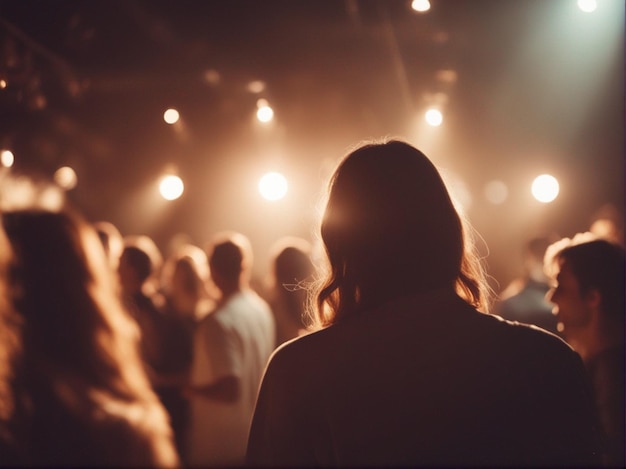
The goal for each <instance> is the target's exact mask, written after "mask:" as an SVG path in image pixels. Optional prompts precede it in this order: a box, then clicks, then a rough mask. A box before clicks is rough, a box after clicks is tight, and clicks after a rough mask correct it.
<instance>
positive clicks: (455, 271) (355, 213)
mask: <svg viewBox="0 0 626 469" xmlns="http://www.w3.org/2000/svg"><path fill="white" fill-rule="evenodd" d="M321 237H322V240H323V242H324V245H325V249H326V253H327V256H328V260H329V263H330V269H331V273H330V275H329V277H328V279H327V281H326V283H325V285H324V286H323V288H322V289H321V290H320V293H319V295H318V315H321V316H324V317H325V319H323V320H322V323H326V324H328V323H331V322H333V318H334V317H335V316H337V317H341V316H342V315H344V314H349V313H351V312H353V311H354V310H356V309H361V308H363V307H371V306H374V305H376V304H379V303H381V302H383V301H386V300H389V299H390V298H393V297H395V296H401V295H406V294H411V293H415V292H424V291H429V290H436V289H440V288H445V287H449V288H453V287H454V286H455V285H456V287H457V290H459V292H460V293H462V294H463V295H464V296H465V297H466V299H468V300H469V301H470V302H471V303H473V304H475V305H477V306H483V307H485V305H484V304H482V300H483V299H482V298H481V287H482V285H481V283H480V281H481V279H480V278H478V277H480V272H481V270H480V268H479V266H478V265H477V263H475V262H474V260H475V259H472V258H471V253H470V251H468V250H467V249H466V239H465V236H464V230H463V225H462V221H461V219H460V217H459V215H458V213H457V211H456V209H455V207H454V205H453V202H452V200H451V198H450V196H449V194H448V191H447V189H446V186H445V184H444V182H443V180H442V178H441V176H440V174H439V172H438V171H437V169H436V168H435V166H434V165H433V164H432V163H431V161H430V160H429V159H428V158H427V157H426V156H425V155H424V154H423V153H422V152H420V151H419V150H417V149H416V148H414V147H412V146H411V145H409V144H408V143H405V142H402V141H398V140H391V141H386V142H383V143H368V144H365V145H363V146H361V147H359V148H357V149H356V150H354V151H353V152H351V153H350V154H349V155H348V156H347V157H346V158H345V159H344V160H343V161H342V162H341V163H340V164H339V166H338V168H337V169H336V171H335V173H334V175H333V177H332V179H331V183H330V188H329V198H328V203H327V206H326V211H325V213H324V218H323V221H322V225H321ZM325 305H326V306H329V307H330V310H331V311H330V314H329V316H326V314H327V313H326V312H325V311H324V306H325Z"/></svg>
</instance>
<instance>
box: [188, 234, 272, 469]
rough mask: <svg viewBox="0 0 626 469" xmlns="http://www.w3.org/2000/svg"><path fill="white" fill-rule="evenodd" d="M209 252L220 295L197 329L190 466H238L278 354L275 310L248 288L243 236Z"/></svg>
mask: <svg viewBox="0 0 626 469" xmlns="http://www.w3.org/2000/svg"><path fill="white" fill-rule="evenodd" d="M208 251H209V266H210V268H211V277H212V279H213V282H214V283H215V285H216V287H217V288H218V290H219V291H220V293H221V298H220V299H219V301H218V303H217V305H216V308H215V310H214V311H213V312H212V313H210V314H208V315H207V316H206V317H205V318H204V319H203V320H202V321H201V322H200V324H199V325H198V328H197V330H196V333H195V336H194V359H193V365H192V371H191V383H190V386H189V392H188V394H189V396H190V398H191V429H190V432H189V448H188V450H189V464H190V465H193V466H195V465H200V466H237V465H242V464H243V463H244V458H245V451H246V443H247V439H248V433H249V428H250V422H251V419H252V414H253V412H254V406H255V403H256V398H257V393H258V389H259V385H260V382H261V378H262V375H263V372H264V370H265V366H266V364H267V362H268V360H269V357H270V354H271V353H272V352H273V350H274V344H275V326H274V320H273V317H272V313H271V310H270V308H269V306H268V305H267V303H266V302H265V301H264V300H262V299H261V297H260V296H258V295H257V294H256V293H255V292H254V291H253V290H252V289H251V288H250V286H249V279H250V267H251V263H252V252H251V248H250V243H249V241H248V239H247V238H246V237H245V236H244V235H242V234H240V233H227V234H222V235H220V236H218V237H217V238H216V239H215V240H214V242H213V243H212V245H211V247H210V249H209V250H208Z"/></svg>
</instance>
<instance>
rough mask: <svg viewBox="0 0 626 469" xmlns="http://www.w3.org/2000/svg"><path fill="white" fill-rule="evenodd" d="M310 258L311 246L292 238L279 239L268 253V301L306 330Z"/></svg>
mask: <svg viewBox="0 0 626 469" xmlns="http://www.w3.org/2000/svg"><path fill="white" fill-rule="evenodd" d="M311 256H312V246H311V243H310V242H308V241H307V240H306V239H303V238H299V237H295V236H286V237H283V238H281V239H279V240H278V241H276V243H274V245H273V246H272V249H271V275H270V278H269V285H268V286H269V289H270V291H269V293H270V299H271V301H272V302H273V303H274V304H275V307H278V305H280V307H282V308H284V309H285V310H286V312H287V313H288V314H289V315H290V316H289V317H290V319H291V320H292V321H294V322H295V323H297V324H298V325H300V326H301V327H302V328H305V327H306V326H307V324H306V321H305V312H306V308H307V304H308V301H307V300H308V292H309V287H310V286H311V285H312V283H313V280H314V274H315V266H314V264H313V261H312V258H311Z"/></svg>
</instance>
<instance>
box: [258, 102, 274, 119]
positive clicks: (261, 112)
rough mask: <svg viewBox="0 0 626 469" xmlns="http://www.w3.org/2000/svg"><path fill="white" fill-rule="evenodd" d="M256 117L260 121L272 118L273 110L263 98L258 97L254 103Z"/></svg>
mask: <svg viewBox="0 0 626 469" xmlns="http://www.w3.org/2000/svg"><path fill="white" fill-rule="evenodd" d="M256 105H257V111H256V118H257V119H258V120H259V121H260V122H270V121H271V120H272V119H273V118H274V110H273V109H272V108H271V107H270V105H269V103H268V102H267V100H265V99H259V100H258V101H257V103H256Z"/></svg>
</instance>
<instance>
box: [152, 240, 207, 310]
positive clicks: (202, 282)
mask: <svg viewBox="0 0 626 469" xmlns="http://www.w3.org/2000/svg"><path fill="white" fill-rule="evenodd" d="M208 280H209V264H208V260H207V257H206V254H205V252H204V251H203V250H202V249H200V248H199V247H197V246H194V245H191V244H185V245H183V246H182V247H180V248H179V249H178V250H177V251H176V252H175V253H174V254H173V255H172V256H171V257H170V258H168V260H167V262H166V263H165V265H164V266H163V276H162V280H161V286H162V289H163V292H164V293H165V296H166V297H167V298H168V300H169V301H170V303H171V304H172V306H173V307H174V310H175V312H176V313H179V314H191V313H193V312H195V308H196V306H197V305H198V302H199V301H201V300H202V299H205V298H208V293H207V282H208Z"/></svg>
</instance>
